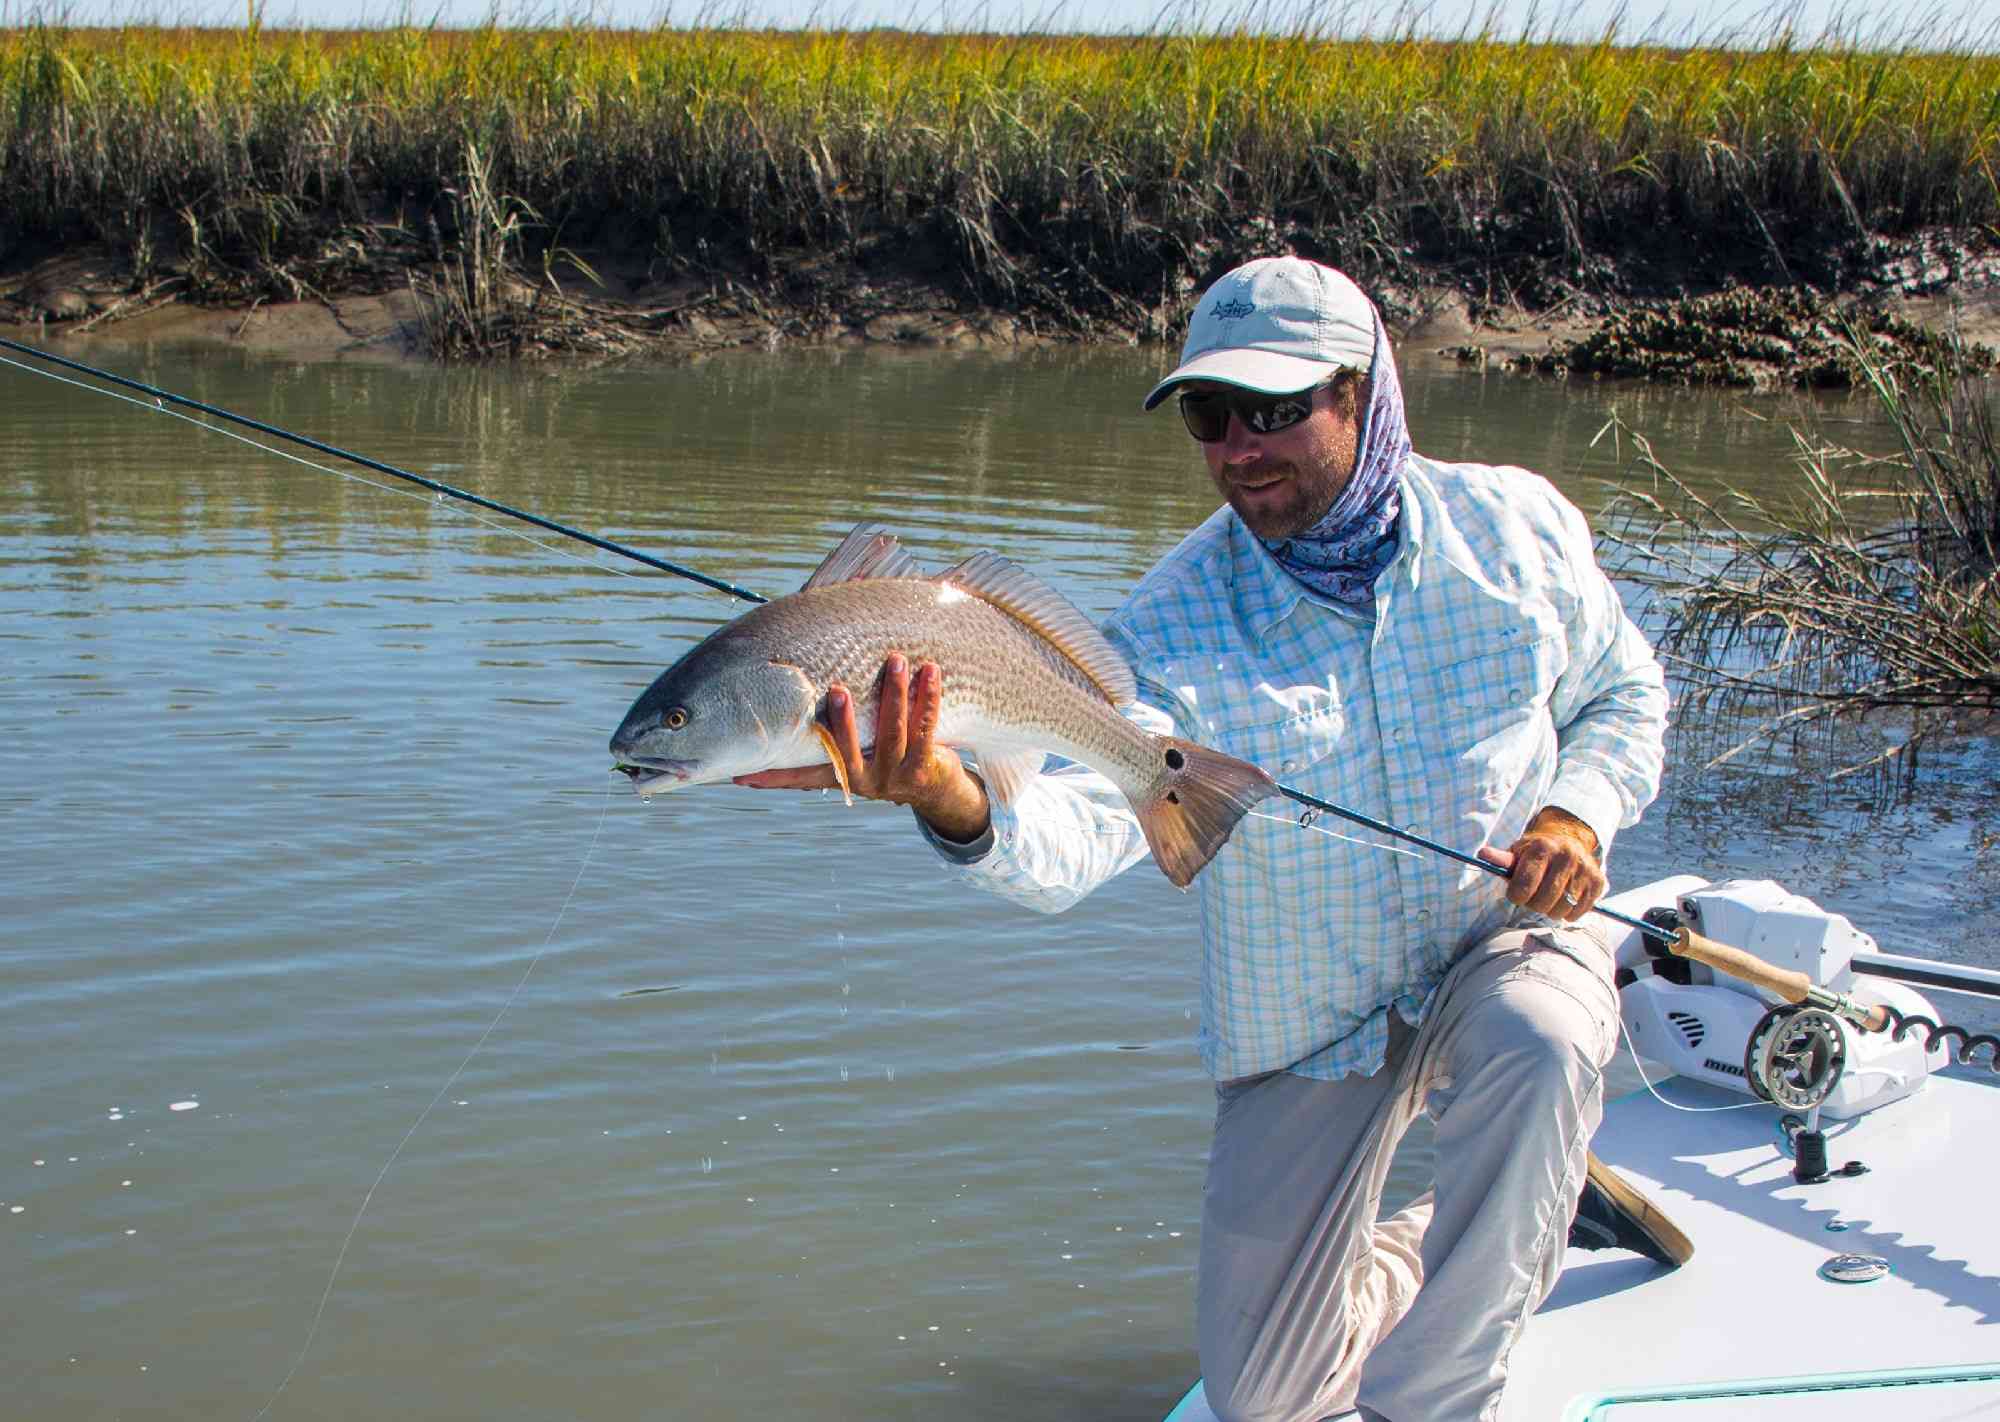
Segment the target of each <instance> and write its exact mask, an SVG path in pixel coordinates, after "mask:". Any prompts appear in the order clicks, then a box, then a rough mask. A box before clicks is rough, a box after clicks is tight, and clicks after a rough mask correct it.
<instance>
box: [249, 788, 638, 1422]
mask: <svg viewBox="0 0 2000 1422" xmlns="http://www.w3.org/2000/svg"><path fill="white" fill-rule="evenodd" d="M601 801H602V804H601V807H600V809H599V810H598V814H597V827H596V828H595V829H593V830H592V831H591V832H590V843H589V844H587V845H586V846H584V851H583V862H582V863H580V864H578V865H577V866H576V877H575V878H573V879H571V880H570V884H569V892H568V893H566V894H564V895H563V901H562V905H561V906H560V907H559V908H557V909H556V916H555V919H554V921H553V922H551V923H550V924H549V931H548V932H547V933H546V934H544V935H543V937H542V946H541V947H540V948H538V949H536V950H535V956H534V957H532V958H530V959H529V960H528V966H527V967H526V968H524V969H523V970H522V971H521V976H520V979H519V981H517V982H516V983H515V984H514V990H513V991H512V992H510V993H508V994H507V1000H506V1001H505V1002H503V1003H501V1004H500V1010H499V1011H498V1012H496V1013H494V1014H493V1020H492V1021H491V1022H489V1023H487V1024H486V1030H485V1031H484V1032H481V1033H480V1034H479V1040H478V1041H476V1042H474V1043H473V1044H472V1050H471V1051H469V1052H467V1053H466V1054H465V1059H464V1060H463V1061H461V1062H460V1063H459V1064H458V1066H457V1067H456V1068H454V1069H453V1071H452V1074H451V1075H450V1076H448V1077H446V1078H445V1082H444V1085H443V1086H440V1087H439V1088H438V1089H437V1095H435V1096H433V1097H431V1099H430V1102H429V1104H428V1105H426V1106H425V1107H424V1109H423V1110H422V1111H420V1112H418V1113H417V1119H416V1120H414V1121H412V1122H411V1123H410V1129H409V1130H407V1131H405V1132H403V1138H402V1139H401V1140H400V1141H397V1142H396V1148H395V1149H394V1150H392V1151H390V1152H389V1158H388V1159H387V1160H386V1161H384V1162H382V1169H381V1170H380V1171H379V1172H378V1173H377V1174H376V1176H375V1182H374V1184H372V1185H370V1186H369V1187H368V1191H367V1193H366V1194H364V1195H363V1196H362V1197H361V1205H360V1207H359V1208H358V1209H356V1210H355V1212H354V1219H353V1220H352V1221H351V1222H350V1223H349V1224H348V1226H347V1235H346V1237H345V1238H344V1239H342V1240H341V1241H340V1248H339V1250H338V1251H336V1252H335V1254H334V1256H333V1268H332V1270H331V1271H330V1272H329V1273H328V1274H327V1276H326V1288H325V1290H324V1291H323V1292H322V1293H321V1294H320V1296H319V1306H318V1307H317V1308H315V1309H314V1310H313V1316H312V1323H311V1324H310V1325H308V1326H307V1328H306V1341H305V1342H304V1343H302V1344H300V1345H299V1355H298V1357H296V1358H294V1359H292V1366H291V1367H290V1368H289V1369H287V1370H286V1372H285V1376H284V1377H283V1378H282V1379H281V1380H280V1381H279V1383H278V1387H277V1391H275V1392H273V1393H272V1394H271V1397H270V1400H269V1401H268V1402H266V1403H265V1404H264V1405H263V1406H262V1407H261V1408H259V1409H258V1410H257V1415H256V1416H255V1417H253V1418H251V1419H250V1422H263V1418H264V1417H265V1416H266V1415H267V1414H268V1413H269V1412H270V1410H271V1409H272V1408H273V1407H275V1406H277V1404H278V1399H279V1397H281V1396H283V1394H284V1391H285V1389H286V1388H287V1387H288V1386H290V1385H291V1381H292V1379H293V1378H294V1377H296V1376H297V1375H298V1371H299V1369H300V1368H301V1367H302V1366H304V1364H305V1361H306V1354H307V1353H309V1352H311V1351H312V1345H313V1339H314V1337H315V1336H316V1335H317V1334H318V1333H319V1325H320V1320H321V1319H322V1318H324V1317H325V1316H326V1306H327V1302H328V1301H329V1300H330V1299H332V1297H333V1285H334V1281H335V1280H337V1279H339V1277H340V1266H341V1265H342V1264H343V1263H344V1262H346V1259H347V1247H348V1246H349V1245H350V1244H352V1243H354V1236H355V1233H356V1232H357V1231H358V1230H359V1229H360V1228H361V1217H362V1216H363V1215H365V1214H367V1213H368V1206H369V1203H370V1202H371V1201H373V1200H374V1198H375V1192H376V1191H377V1190H378V1189H380V1188H381V1186H382V1182H383V1181H384V1180H386V1179H388V1178H389V1171H390V1170H391V1169H392V1168H394V1166H395V1164H396V1161H397V1160H398V1159H399V1158H400V1157H401V1156H402V1154H403V1147H405V1146H407V1145H408V1144H409V1143H410V1141H411V1138H412V1137H414V1136H415V1135H416V1134H417V1132H418V1131H419V1130H420V1129H421V1128H422V1127H423V1124H424V1122H425V1121H427V1120H429V1119H430V1114H431V1112H433V1111H435V1110H436V1109H437V1104H438V1102H440V1101H442V1100H444V1098H445V1093H446V1092H448V1091H450V1090H451V1088H452V1087H453V1086H454V1085H455V1084H456V1083H457V1081H458V1079H459V1078H460V1077H461V1076H463V1075H465V1069H466V1068H467V1067H469V1066H471V1065H472V1059H473V1058H474V1057H476V1056H478V1055H479V1049H480V1048H481V1047H483V1046H485V1045H486V1039H487V1038H489V1037H491V1036H492V1035H493V1033H494V1031H495V1030H496V1029H497V1028H498V1027H499V1026H500V1019H501V1018H503V1017H505V1016H506V1015H507V1010H508V1009H509V1008H511V1007H512V1006H513V1005H514V1001H515V999H516V998H518V997H520V995H521V990H522V989H523V988H525V987H527V985H528V979H529V978H530V977H532V976H533V975H534V971H535V968H536V966H537V965H538V964H539V963H540V962H541V961H542V959H543V958H544V957H545V956H547V954H548V951H549V945H550V944H551V943H553V942H555V937H556V930H557V929H558V928H560V927H562V921H563V916H564V915H565V914H567V913H568V912H569V906H570V903H571V901H573V900H574V899H575V898H576V891H577V887H578V885H580V884H582V883H583V876H584V872H585V871H586V870H587V869H589V868H590V860H591V856H592V855H594V854H596V852H597V841H598V838H599V836H601V835H602V834H603V833H604V821H605V819H606V818H607V817H608V816H609V815H610V812H611V782H610V781H608V780H607V781H605V782H604V794H603V796H602V797H601Z"/></svg>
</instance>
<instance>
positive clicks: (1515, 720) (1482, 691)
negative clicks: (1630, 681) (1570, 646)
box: [1420, 633, 1567, 754]
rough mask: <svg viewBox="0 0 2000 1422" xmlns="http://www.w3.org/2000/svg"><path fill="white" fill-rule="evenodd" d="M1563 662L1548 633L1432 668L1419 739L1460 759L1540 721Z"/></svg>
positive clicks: (1555, 638) (1557, 639)
mask: <svg viewBox="0 0 2000 1422" xmlns="http://www.w3.org/2000/svg"><path fill="white" fill-rule="evenodd" d="M1566 661H1567V658H1566V656H1565V653H1564V647H1563V639H1562V637H1561V636H1560V635H1558V634H1554V633H1550V634H1546V635H1542V636H1524V637H1522V638H1521V639H1520V640H1518V641H1517V642H1515V643H1514V644H1513V645H1510V646H1504V647H1500V648H1498V649H1496V650H1493V651H1489V652H1482V653H1481V654H1480V655H1478V656H1476V657H1468V658H1466V659H1465V660H1463V661H1458V662H1453V663H1452V664H1451V665H1449V666H1445V667H1440V668H1438V669H1437V670H1436V671H1435V672H1433V673H1431V678H1430V681H1431V697H1430V701H1431V705H1430V711H1429V714H1428V715H1426V716H1424V717H1422V718H1420V724H1421V728H1422V729H1421V733H1420V734H1421V737H1422V739H1423V740H1424V742H1425V743H1426V744H1427V745H1428V746H1429V747H1430V748H1431V749H1432V750H1434V751H1441V752H1447V753H1451V754H1462V753H1464V752H1467V751H1470V750H1471V749H1472V748H1473V747H1475V746H1477V745H1479V744H1480V743H1481V742H1483V741H1487V740H1491V739H1492V738H1494V737H1495V736H1506V735H1509V734H1510V733H1516V732H1519V731H1520V730H1522V729H1524V728H1526V727H1528V726H1530V725H1533V724H1535V723H1536V722H1538V721H1546V719H1547V717H1548V715H1549V710H1548V707H1549V701H1550V699H1551V698H1552V697H1553V696H1554V695H1555V689H1556V680H1557V678H1559V677H1560V676H1561V675H1562V672H1563V668H1564V666H1565V664H1566Z"/></svg>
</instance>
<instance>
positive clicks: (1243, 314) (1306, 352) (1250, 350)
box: [1146, 257, 1376, 410]
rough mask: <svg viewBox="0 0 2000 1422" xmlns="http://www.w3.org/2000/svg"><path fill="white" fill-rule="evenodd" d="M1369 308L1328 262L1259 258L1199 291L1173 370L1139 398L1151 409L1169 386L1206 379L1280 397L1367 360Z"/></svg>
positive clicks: (1371, 349)
mask: <svg viewBox="0 0 2000 1422" xmlns="http://www.w3.org/2000/svg"><path fill="white" fill-rule="evenodd" d="M1375 321H1376V316H1375V307H1374V305H1373V303H1371V302H1370V301H1369V300H1368V298H1367V297H1366V296H1363V295H1362V294H1361V288H1360V287H1358V286H1356V285H1355V284H1354V283H1353V282H1351V281H1349V280H1348V279H1347V277H1346V276H1345V275H1343V274H1342V273H1340V272H1337V271H1335V270H1334V269H1333V268H1332V267H1328V266H1322V265H1321V264H1320V263H1318V262H1309V261H1307V260H1306V259H1305V258H1303V257H1259V258H1258V259H1257V260H1256V261H1254V262H1245V263H1244V264H1243V265H1242V266H1240V267H1238V268H1236V269H1235V270H1234V271H1232V272H1229V273H1227V274H1226V275H1224V276H1223V277H1222V279H1221V280H1219V281H1217V282H1216V283H1215V285H1213V286H1211V287H1210V288H1209V289H1208V290H1207V291H1205V292H1203V293H1202V297H1201V300H1200V302H1199V303H1197V304H1196V306H1195V309H1194V316H1193V318H1192V319H1191V320H1190V321H1189V322H1188V335H1187V344H1185V345H1184V346H1182V347H1181V363H1180V364H1179V365H1178V366H1177V367H1175V369H1174V372H1173V374H1171V375H1169V376H1168V377H1167V378H1166V379H1165V380H1162V381H1161V382H1160V383H1159V384H1158V385H1155V386H1154V387H1153V389H1152V391H1151V393H1149V394H1148V395H1147V396H1146V408H1147V409H1148V410H1150V409H1152V408H1153V407H1154V406H1155V405H1157V404H1159V403H1160V402H1161V401H1162V400H1164V399H1166V398H1167V394H1168V392H1169V391H1171V390H1172V389H1173V388H1174V387H1175V386H1176V385H1182V384H1185V383H1186V382H1188V381H1190V380H1214V381H1218V382H1220V383H1222V384H1224V385H1239V386H1242V387H1243V388H1244V389H1246V390H1255V391H1257V392H1258V393H1259V394H1263V395H1287V394H1290V393H1291V392H1293V391H1295V390H1304V389H1307V388H1308V387H1310V386H1313V385H1317V384H1319V382H1320V381H1322V380H1325V379H1326V378H1327V377H1328V376H1330V375H1332V374H1333V373H1334V372H1335V371H1337V370H1359V371H1362V372H1363V373H1366V372H1367V370H1368V369H1369V367H1370V366H1371V365H1372V364H1373V363H1374V360H1375Z"/></svg>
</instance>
